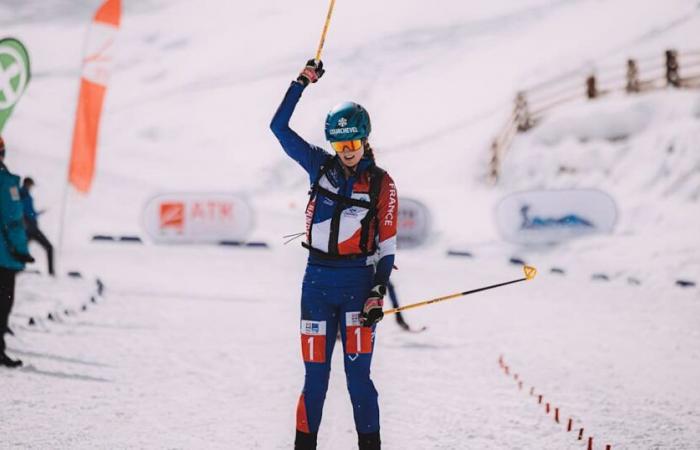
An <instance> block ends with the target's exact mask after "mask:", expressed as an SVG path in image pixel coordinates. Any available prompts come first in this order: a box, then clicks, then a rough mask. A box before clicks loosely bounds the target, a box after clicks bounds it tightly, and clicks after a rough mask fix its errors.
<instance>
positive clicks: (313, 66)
mask: <svg viewBox="0 0 700 450" xmlns="http://www.w3.org/2000/svg"><path fill="white" fill-rule="evenodd" d="M325 72H326V71H325V70H324V69H323V61H320V60H319V61H318V62H316V60H315V59H310V60H308V61H306V66H304V70H302V71H301V73H300V74H299V76H298V77H297V81H298V82H299V83H301V84H303V85H304V86H308V85H309V83H315V82H317V81H318V79H319V78H321V77H322V76H323V74H324V73H325Z"/></svg>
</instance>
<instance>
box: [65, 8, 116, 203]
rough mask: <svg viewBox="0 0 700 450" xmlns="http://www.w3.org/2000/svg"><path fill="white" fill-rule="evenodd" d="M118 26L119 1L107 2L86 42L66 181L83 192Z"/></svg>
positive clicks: (94, 156)
mask: <svg viewBox="0 0 700 450" xmlns="http://www.w3.org/2000/svg"><path fill="white" fill-rule="evenodd" d="M120 23H121V0H106V1H105V2H104V3H103V4H102V6H101V7H100V8H99V9H98V10H97V12H96V13H95V17H94V18H93V21H92V24H91V26H90V31H89V34H88V38H87V42H86V54H85V58H84V59H83V73H82V77H81V79H80V94H79V97H78V107H77V109H76V113H75V127H74V128H73V145H72V148H71V159H70V167H69V170H68V181H69V182H70V183H71V184H73V186H75V188H76V189H77V190H78V191H80V192H83V193H87V192H88V191H89V190H90V186H91V185H92V179H93V175H94V173H95V162H96V159H97V141H98V133H99V128H100V117H101V115H102V104H103V102H104V98H105V95H106V94H107V83H108V82H109V77H110V75H111V73H112V66H113V62H114V52H115V46H114V42H115V40H116V36H117V31H119V24H120Z"/></svg>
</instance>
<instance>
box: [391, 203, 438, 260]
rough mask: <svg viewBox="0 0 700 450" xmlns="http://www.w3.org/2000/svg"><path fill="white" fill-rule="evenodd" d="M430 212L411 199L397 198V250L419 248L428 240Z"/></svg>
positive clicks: (421, 204)
mask: <svg viewBox="0 0 700 450" xmlns="http://www.w3.org/2000/svg"><path fill="white" fill-rule="evenodd" d="M429 233H430V212H429V211H428V207H427V206H425V205H424V204H423V203H421V202H419V201H418V200H414V199H412V198H406V197H401V198H399V222H398V235H397V242H398V246H399V248H403V249H405V248H414V247H419V246H421V245H423V244H424V243H425V241H427V240H428V235H429Z"/></svg>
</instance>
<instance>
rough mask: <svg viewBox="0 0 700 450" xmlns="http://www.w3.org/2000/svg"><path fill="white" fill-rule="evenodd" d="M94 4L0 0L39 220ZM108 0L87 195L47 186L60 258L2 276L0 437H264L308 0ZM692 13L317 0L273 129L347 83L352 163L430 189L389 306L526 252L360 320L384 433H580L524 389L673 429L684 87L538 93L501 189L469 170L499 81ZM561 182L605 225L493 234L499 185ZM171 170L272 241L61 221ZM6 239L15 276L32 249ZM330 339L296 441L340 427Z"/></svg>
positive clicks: (632, 430) (275, 388)
mask: <svg viewBox="0 0 700 450" xmlns="http://www.w3.org/2000/svg"><path fill="white" fill-rule="evenodd" d="M98 4H99V2H98V1H92V0H91V1H86V2H73V1H66V0H62V1H59V0H53V1H41V2H39V1H14V0H13V1H11V0H7V1H4V2H2V3H0V29H2V32H3V33H2V34H3V35H11V36H15V37H17V38H19V39H20V40H22V41H23V42H25V44H26V45H27V46H28V48H29V51H30V54H31V57H32V65H33V70H34V74H33V78H32V80H31V83H30V85H29V89H28V90H27V92H26V94H25V96H24V98H23V99H22V101H21V102H20V104H19V105H18V107H17V108H16V111H15V113H14V116H13V117H12V118H11V121H10V122H9V124H8V125H7V127H6V129H5V131H4V135H3V137H4V138H5V141H6V142H7V144H8V157H7V163H8V166H9V167H10V168H11V169H12V170H13V171H15V172H17V173H20V174H22V175H31V176H33V177H34V178H35V179H36V180H37V186H36V188H35V198H36V203H37V207H38V208H39V209H43V208H47V209H48V212H47V213H46V214H45V215H43V216H42V217H41V225H42V227H43V229H44V231H45V232H46V234H47V235H48V236H49V237H50V238H51V240H52V241H53V242H54V243H56V242H57V240H58V223H59V211H60V202H61V198H62V195H63V184H64V181H63V180H64V179H65V173H66V167H67V158H68V151H69V147H70V137H71V133H72V124H73V112H74V110H75V101H76V97H77V89H78V77H79V73H80V60H81V51H82V48H83V39H84V35H85V31H86V27H87V24H88V22H89V19H90V17H91V15H92V14H93V12H94V10H95V8H96V7H97V6H98ZM124 4H125V5H124V6H125V15H124V18H123V23H122V30H121V32H120V36H119V46H120V52H119V56H118V61H117V69H116V71H115V73H114V75H113V77H112V79H111V82H110V87H109V92H108V95H107V102H106V105H105V114H104V115H103V122H102V128H101V140H100V155H99V162H98V174H97V177H96V179H95V184H94V187H93V190H92V192H91V193H90V195H89V196H87V197H80V196H78V195H76V194H71V195H70V196H69V197H70V202H69V208H68V216H69V222H68V223H69V228H68V230H67V231H68V232H67V234H66V237H65V241H64V247H65V250H64V252H63V254H62V256H61V260H60V265H59V268H60V272H61V273H65V272H66V271H68V270H80V271H81V272H82V273H83V275H84V278H83V279H82V280H78V279H72V278H67V277H65V276H61V277H59V278H57V279H55V280H54V279H47V278H46V277H44V276H41V275H37V274H33V273H26V274H21V275H20V276H19V277H18V288H17V300H16V304H15V310H14V313H13V316H12V317H11V327H12V328H13V329H14V331H15V332H16V336H15V337H8V345H9V353H10V354H12V355H15V356H18V357H21V358H22V359H24V361H25V363H26V365H27V367H25V368H24V369H22V370H19V371H17V370H16V371H9V370H2V371H0V377H2V378H1V382H0V401H2V402H3V408H2V412H0V447H2V448H5V447H10V448H13V447H20V448H95V447H98V448H241V449H243V448H245V449H276V448H279V449H283V448H290V447H291V441H292V439H293V433H294V408H295V406H296V400H297V397H298V395H299V391H300V388H301V385H302V382H303V365H302V364H301V361H300V355H299V349H298V347H299V345H298V314H299V312H298V311H299V309H298V308H299V300H298V299H299V293H300V284H301V278H302V275H303V270H304V265H305V252H304V251H303V249H301V248H299V246H298V245H297V244H296V243H295V244H293V245H288V246H283V245H281V242H282V240H281V239H280V236H281V235H283V234H289V233H292V232H296V231H299V230H302V229H303V224H304V218H303V206H304V203H305V193H306V189H307V186H306V176H305V174H304V173H303V171H302V170H301V169H300V168H299V167H297V166H296V164H295V163H294V162H292V161H291V160H289V159H288V158H287V157H286V156H285V155H284V154H283V153H282V152H281V149H280V148H279V145H278V144H277V142H276V141H275V139H274V137H273V136H272V134H271V133H270V132H269V129H268V123H269V120H270V118H271V116H272V113H273V112H274V110H275V108H276V107H277V104H278V103H279V101H280V99H281V97H282V94H283V93H284V91H285V89H286V87H287V85H288V83H289V81H290V80H291V79H292V78H293V77H294V76H295V74H296V72H297V71H298V70H299V69H300V66H301V65H303V62H304V61H305V60H306V59H308V58H309V57H311V56H312V55H313V51H314V50H315V46H316V44H317V39H318V35H319V33H320V28H321V26H322V24H323V18H324V15H325V10H326V7H327V3H326V2H325V1H321V0H314V1H313V2H301V3H299V2H286V1H281V0H275V1H272V0H271V1H266V2H224V1H220V0H219V1H215V0H207V1H200V2H189V1H184V0H181V1H167V2H166V1H163V0H149V1H142V2H141V1H140V2H129V1H125V2H124ZM699 30H700V8H699V5H698V3H697V1H695V0H669V1H665V2H659V1H652V0H648V1H632V0H617V1H608V2H600V1H596V0H498V1H490V2H487V3H485V4H484V3H483V2H457V1H450V2H441V3H440V4H439V7H438V5H437V4H426V3H425V2H419V1H416V0H404V1H397V0H391V1H383V2H372V1H369V0H356V1H354V2H344V1H339V2H337V4H336V11H335V14H334V17H333V21H332V24H331V29H330V33H329V36H328V39H327V43H326V47H325V50H324V61H325V64H326V67H327V69H328V71H327V73H326V75H325V76H324V77H323V79H322V80H321V81H320V82H319V83H318V84H317V85H315V86H312V87H311V88H310V89H308V90H307V92H305V94H304V97H303V98H302V102H301V104H300V105H299V108H298V112H297V114H296V115H295V117H294V121H293V126H294V127H295V128H296V129H297V130H298V131H299V132H300V134H302V135H303V136H305V137H307V138H308V139H309V140H310V141H312V142H315V143H319V144H321V143H322V142H323V130H322V124H323V119H324V118H325V113H326V112H327V110H328V109H330V107H331V106H332V105H333V104H335V103H337V102H339V101H342V100H346V99H352V100H356V101H359V102H361V103H363V104H364V105H365V106H366V107H367V108H368V110H369V111H370V112H371V113H372V119H373V124H374V127H373V128H374V133H373V145H374V146H375V147H376V148H377V150H378V158H379V161H380V164H381V165H382V166H383V167H385V168H387V169H388V170H389V171H390V172H391V173H392V176H393V178H394V179H395V180H396V182H397V186H398V189H399V192H400V194H401V195H405V196H411V197H414V198H417V199H418V200H420V201H422V202H424V203H426V204H427V205H429V206H430V207H431V214H432V217H433V219H434V221H433V223H434V226H435V232H434V235H433V236H432V237H431V240H430V243H429V245H427V246H426V247H424V248H422V249H416V250H411V251H403V252H400V254H399V255H398V259H397V264H398V266H399V268H400V269H399V270H398V271H396V272H395V273H394V275H393V276H392V278H393V279H394V281H395V282H396V284H397V288H398V290H399V294H400V298H401V301H402V303H404V304H406V303H410V302H414V301H419V300H423V299H426V298H430V297H435V296H439V295H444V294H448V293H452V292H458V291H463V290H466V289H471V288H476V287H480V286H483V285H486V284H492V283H498V282H502V281H507V280H510V279H514V278H519V277H521V271H520V270H521V269H520V267H519V266H517V265H513V264H509V263H508V260H509V258H511V257H518V258H521V259H523V260H525V261H527V262H528V263H531V264H534V265H535V266H537V267H538V268H539V269H540V275H539V276H538V278H537V279H536V280H535V281H533V282H528V283H520V284H516V285H514V286H509V287H504V288H500V289H497V290H493V291H488V292H484V293H480V294H478V295H475V296H470V297H467V298H465V299H463V300H456V301H454V302H452V303H443V304H440V305H434V306H430V307H426V308H423V309H420V310H416V311H413V312H409V313H407V314H406V320H407V321H408V322H409V323H410V324H412V325H414V326H416V327H419V326H423V325H427V326H428V330H427V331H425V332H424V333H421V334H407V333H405V332H403V331H401V330H400V329H399V328H398V327H397V326H396V325H395V324H394V323H392V320H391V319H390V318H389V319H387V320H386V321H385V322H383V323H382V324H381V326H380V327H379V331H378V334H377V340H378V345H377V350H376V358H375V360H374V364H373V378H374V380H375V384H376V385H377V387H378V390H379V392H380V407H381V414H382V438H383V442H384V448H386V449H390V450H391V449H486V448H488V449H533V448H538V449H540V448H541V449H568V448H571V449H579V448H585V443H584V442H582V441H577V440H576V439H575V436H573V434H574V433H567V432H566V430H565V429H564V425H563V424H556V423H555V422H554V420H553V419H552V416H551V414H550V415H549V416H547V415H545V414H544V410H543V407H542V406H540V405H537V402H536V400H535V398H534V397H530V396H529V395H528V393H529V388H530V387H531V386H534V387H535V392H536V393H539V394H543V395H544V396H545V398H546V399H547V401H551V402H553V404H555V405H556V406H558V407H560V408H561V414H562V417H565V418H568V417H573V418H574V420H575V425H574V426H575V427H576V428H578V427H584V428H585V435H586V436H593V437H594V448H596V449H597V448H601V449H602V448H605V444H611V445H612V448H613V449H621V448H626V449H640V448H644V449H647V448H649V449H652V448H664V449H665V448H669V449H671V448H672V449H694V448H699V444H698V442H700V388H699V387H698V386H699V384H698V381H697V380H699V379H700V291H699V290H698V288H697V287H693V288H686V289H681V288H679V287H677V286H676V285H675V284H674V283H675V282H676V280H677V279H679V278H681V279H688V280H695V281H696V282H698V281H700V245H699V244H700V239H699V238H698V231H697V230H698V229H700V208H698V206H699V205H698V202H699V197H700V159H699V158H700V156H699V155H698V151H697V150H698V146H699V145H700V144H699V143H700V120H699V119H700V95H699V94H698V93H697V91H686V92H676V91H663V92H657V93H653V94H645V95H640V96H637V97H612V98H608V99H602V100H600V101H597V102H595V103H584V102H582V103H577V104H572V105H569V106H566V107H564V108H562V109H560V110H558V111H557V112H556V114H552V115H551V116H549V117H547V118H546V119H545V121H543V123H542V124H541V125H540V126H539V127H537V128H535V129H534V130H532V131H531V132H530V133H527V134H525V135H521V136H518V137H517V138H516V140H515V143H514V146H513V148H512V150H511V152H510V153H509V156H508V159H507V160H506V162H505V166H504V177H503V182H502V184H501V185H500V186H498V187H496V188H492V187H489V186H488V185H486V184H485V183H484V178H485V173H486V168H487V161H488V158H489V155H488V153H487V151H486V149H487V147H488V142H489V140H490V139H491V137H492V136H493V134H494V133H495V131H496V130H497V129H498V128H499V127H500V126H501V125H502V123H503V121H504V120H505V116H506V115H507V113H508V109H509V108H510V101H511V99H512V97H513V93H514V92H515V91H516V90H517V89H519V88H522V87H524V86H527V85H530V84H533V83H537V82H540V81H542V80H545V79H549V78H552V77H557V76H560V75H562V74H565V73H585V71H586V70H588V69H590V67H591V65H592V64H593V62H600V63H601V64H608V65H610V64H612V65H620V66H622V65H623V64H624V61H625V59H626V58H627V57H628V56H648V55H650V54H651V55H661V53H662V52H663V50H664V49H666V48H668V47H677V48H680V49H681V50H683V49H693V48H694V47H695V48H697V46H696V45H695V44H694V43H696V42H698V38H699V37H700V31H699ZM571 187H586V188H598V189H602V190H604V191H606V192H608V193H610V194H611V195H612V196H613V197H614V198H615V199H616V201H617V202H618V206H619V209H620V222H619V224H618V227H617V230H616V232H615V234H613V235H610V236H597V237H591V238H587V239H580V240H576V241H571V242H569V243H566V244H563V245H560V246H557V247H548V248H520V247H514V246H511V245H507V244H505V243H502V242H501V241H500V239H499V237H498V235H497V232H496V227H495V225H494V223H493V218H492V212H493V208H494V207H495V204H496V202H497V201H498V199H500V198H502V197H503V196H504V195H506V194H508V193H510V192H513V191H516V190H522V189H530V188H571ZM173 190H175V191H183V190H188V191H194V192H198V191H205V192H211V191H230V192H239V193H244V194H245V195H247V196H248V197H249V199H250V201H251V203H252V204H253V205H254V207H255V208H256V211H257V218H256V221H257V224H258V228H257V229H256V230H255V232H254V235H253V236H252V239H253V240H264V241H267V242H269V243H270V244H271V248H270V249H267V250H265V249H236V248H215V247H197V246H182V247H158V246H152V245H136V244H122V245H117V244H107V243H99V244H97V243H90V241H89V237H90V236H91V235H92V234H105V233H106V234H110V233H113V234H140V233H141V230H140V213H141V209H142V207H143V205H144V203H145V201H146V200H147V199H148V198H150V197H151V196H152V195H153V194H155V193H157V192H162V191H173ZM447 249H463V250H467V251H469V252H471V253H472V254H473V255H474V257H473V258H459V257H447V256H446V250H447ZM32 253H33V254H35V256H36V257H37V260H38V263H37V264H36V268H37V269H39V270H40V271H42V272H43V271H44V268H45V264H44V258H43V256H44V255H43V253H42V251H41V249H40V248H38V247H36V246H34V244H33V245H32ZM553 267H555V268H561V269H563V270H564V271H565V274H564V275H562V274H557V273H552V272H550V269H551V268H553ZM595 274H604V275H605V276H606V277H607V278H608V281H603V280H600V279H593V276H594V275H595ZM95 277H99V278H100V279H101V280H102V281H104V283H105V285H106V286H107V289H106V291H105V293H104V296H102V297H100V296H96V294H95V289H96V287H95V283H94V279H95ZM93 296H94V297H95V299H96V303H92V302H90V298H91V297H93ZM83 305H85V306H86V308H85V309H86V310H85V311H82V307H83ZM66 310H68V313H69V314H68V315H66V314H65V312H66ZM49 312H52V313H55V316H56V317H57V320H55V321H49V320H48V319H46V315H47V314H48V313H49ZM29 317H34V318H36V321H37V322H38V323H37V324H36V325H34V326H29V325H28V319H29ZM39 319H41V320H39ZM499 355H504V358H505V360H506V361H507V363H508V364H509V365H510V366H511V368H512V370H513V371H516V372H517V373H518V374H519V376H520V378H521V379H522V380H523V381H524V383H525V386H524V389H523V390H522V391H519V390H518V388H517V385H516V384H515V383H514V382H513V380H512V379H507V378H506V377H505V376H504V375H503V372H502V370H501V369H500V368H499V366H498V362H497V361H498V357H499ZM341 357H342V355H341V352H340V351H338V350H336V352H335V355H334V358H335V361H334V362H333V364H334V365H333V372H332V375H331V377H332V379H331V387H330V390H329V393H328V397H327V400H326V406H325V409H324V419H323V424H322V429H321V432H320V437H319V441H320V445H319V447H320V448H322V449H341V450H343V449H350V448H355V445H356V444H355V434H354V426H353V421H352V410H351V407H350V403H349V400H348V396H347V393H346V391H345V383H344V375H343V373H342V365H341V364H340V363H341V361H339V359H340V358H341Z"/></svg>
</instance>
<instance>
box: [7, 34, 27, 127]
mask: <svg viewBox="0 0 700 450" xmlns="http://www.w3.org/2000/svg"><path fill="white" fill-rule="evenodd" d="M29 77H30V72H29V53H27V49H26V48H25V47H24V45H22V43H21V42H20V41H18V40H17V39H13V38H6V39H2V40H0V133H2V129H3V128H4V127H5V122H7V119H8V118H9V117H10V114H12V110H14V108H15V105H16V104H17V102H18V101H19V98H20V97H21V96H22V94H23V93H24V90H25V89H26V88H27V84H28V83H29Z"/></svg>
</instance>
